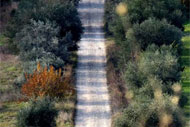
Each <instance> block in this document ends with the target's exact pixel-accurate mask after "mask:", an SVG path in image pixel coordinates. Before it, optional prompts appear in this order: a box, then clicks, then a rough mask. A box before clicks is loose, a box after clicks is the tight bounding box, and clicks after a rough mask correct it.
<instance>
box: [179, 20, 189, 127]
mask: <svg viewBox="0 0 190 127" xmlns="http://www.w3.org/2000/svg"><path fill="white" fill-rule="evenodd" d="M182 42H183V50H182V56H181V64H182V66H184V67H185V70H184V71H183V74H182V83H183V92H184V93H185V95H186V96H187V97H188V103H187V104H186V106H185V108H184V111H185V115H186V118H187V121H188V125H187V126H188V127H189V126H190V122H189V120H190V23H188V24H186V25H185V33H184V37H183V38H182Z"/></svg>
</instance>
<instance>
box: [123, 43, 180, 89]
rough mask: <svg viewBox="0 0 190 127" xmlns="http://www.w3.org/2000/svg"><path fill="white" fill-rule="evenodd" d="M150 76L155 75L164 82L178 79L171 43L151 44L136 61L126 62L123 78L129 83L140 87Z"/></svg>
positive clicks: (174, 54) (168, 82)
mask: <svg viewBox="0 0 190 127" xmlns="http://www.w3.org/2000/svg"><path fill="white" fill-rule="evenodd" d="M150 76H153V77H157V78H158V79H160V80H161V81H163V83H164V84H171V83H173V82H176V81H179V79H180V66H179V63H178V57H177V56H176V51H175V49H174V48H173V47H172V46H171V45H170V46H165V45H163V46H161V47H160V48H159V47H158V46H155V45H151V46H149V47H148V48H147V50H146V51H145V52H143V53H142V54H141V56H140V58H139V60H138V61H136V62H129V63H128V64H127V68H126V72H125V79H126V83H128V84H129V85H135V86H137V87H141V86H142V85H143V84H144V83H145V82H146V81H147V79H148V77H150Z"/></svg>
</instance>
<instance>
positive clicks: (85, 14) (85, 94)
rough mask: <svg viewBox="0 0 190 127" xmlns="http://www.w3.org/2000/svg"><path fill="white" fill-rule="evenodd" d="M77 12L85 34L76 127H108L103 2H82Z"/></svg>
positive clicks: (89, 0) (79, 67)
mask: <svg viewBox="0 0 190 127" xmlns="http://www.w3.org/2000/svg"><path fill="white" fill-rule="evenodd" d="M78 10H79V13H80V16H81V20H82V23H83V26H84V27H85V31H84V34H83V36H82V39H81V41H80V43H79V47H80V48H79V50H78V56H79V61H78V68H77V82H76V87H77V101H78V103H77V112H76V119H75V127H110V126H111V113H110V101H109V95H108V89H107V80H106V71H105V65H106V57H105V46H104V41H105V39H104V33H103V30H102V27H103V14H104V1H103V0H81V2H80V3H79V8H78Z"/></svg>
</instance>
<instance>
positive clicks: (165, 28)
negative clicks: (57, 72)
mask: <svg viewBox="0 0 190 127" xmlns="http://www.w3.org/2000/svg"><path fill="white" fill-rule="evenodd" d="M132 29H133V33H132V34H127V39H129V41H132V42H135V41H136V43H139V44H140V46H141V48H142V49H145V48H146V47H147V46H148V45H150V44H156V45H158V46H161V45H163V44H165V45H170V44H172V43H173V44H175V45H176V44H178V45H179V44H180V40H181V37H182V32H181V30H180V29H178V28H177V27H175V26H173V25H170V24H168V23H167V21H166V20H162V21H160V20H156V19H148V20H145V21H144V22H142V23H141V24H135V25H134V26H133V27H132Z"/></svg>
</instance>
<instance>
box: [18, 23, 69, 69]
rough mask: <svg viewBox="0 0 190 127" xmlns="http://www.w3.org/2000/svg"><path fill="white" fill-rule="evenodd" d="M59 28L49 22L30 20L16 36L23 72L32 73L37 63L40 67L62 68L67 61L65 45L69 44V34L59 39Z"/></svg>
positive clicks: (67, 53) (67, 54) (67, 55)
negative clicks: (40, 64)
mask: <svg viewBox="0 0 190 127" xmlns="http://www.w3.org/2000/svg"><path fill="white" fill-rule="evenodd" d="M59 30H60V28H59V27H58V26H57V25H56V24H55V23H51V22H50V21H48V20H47V21H46V23H44V22H42V21H38V22H36V21H34V20H31V24H28V25H26V26H25V27H24V28H23V29H22V30H21V31H20V32H19V33H17V35H16V44H17V46H18V49H19V50H20V58H21V60H22V61H23V62H24V69H25V71H29V72H30V71H33V70H34V69H35V67H36V64H37V62H40V63H42V65H43V66H44V65H47V66H49V65H53V66H54V67H56V68H59V67H63V65H64V64H65V63H66V62H68V61H69V52H68V47H67V45H68V44H69V43H70V41H71V39H70V34H69V33H68V34H67V35H66V37H65V38H62V39H59V38H58V37H57V36H58V34H59Z"/></svg>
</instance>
